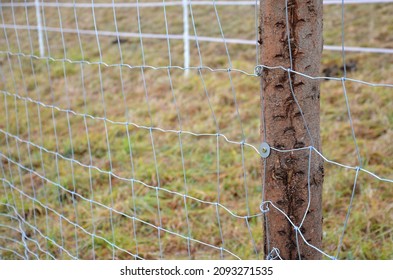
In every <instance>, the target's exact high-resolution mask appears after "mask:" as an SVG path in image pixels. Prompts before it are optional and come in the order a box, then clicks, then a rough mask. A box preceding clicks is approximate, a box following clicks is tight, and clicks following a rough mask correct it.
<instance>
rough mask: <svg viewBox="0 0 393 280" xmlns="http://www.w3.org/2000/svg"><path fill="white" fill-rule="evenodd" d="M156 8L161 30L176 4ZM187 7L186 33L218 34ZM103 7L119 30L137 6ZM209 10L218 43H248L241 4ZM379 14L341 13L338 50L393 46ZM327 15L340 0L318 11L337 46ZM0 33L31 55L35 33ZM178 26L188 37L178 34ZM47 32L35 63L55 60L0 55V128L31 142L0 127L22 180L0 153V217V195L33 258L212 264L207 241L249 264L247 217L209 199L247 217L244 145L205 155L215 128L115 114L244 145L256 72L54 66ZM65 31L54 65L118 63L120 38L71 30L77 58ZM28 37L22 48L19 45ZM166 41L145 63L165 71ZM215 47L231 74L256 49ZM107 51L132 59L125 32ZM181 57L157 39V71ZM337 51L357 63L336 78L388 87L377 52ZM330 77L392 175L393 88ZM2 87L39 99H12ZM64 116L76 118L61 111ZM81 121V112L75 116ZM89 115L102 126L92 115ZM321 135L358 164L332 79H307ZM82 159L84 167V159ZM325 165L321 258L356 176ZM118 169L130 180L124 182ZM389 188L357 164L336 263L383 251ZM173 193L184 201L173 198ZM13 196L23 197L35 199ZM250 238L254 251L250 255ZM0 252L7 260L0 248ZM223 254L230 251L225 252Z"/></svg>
mask: <svg viewBox="0 0 393 280" xmlns="http://www.w3.org/2000/svg"><path fill="white" fill-rule="evenodd" d="M2 11H3V16H4V21H5V23H8V24H12V23H13V19H12V16H11V15H12V13H11V10H10V9H9V8H3V9H2ZM166 12H167V19H168V29H169V33H172V34H175V33H177V34H179V33H181V32H182V22H181V20H182V18H181V17H180V16H179V15H181V12H182V10H181V7H167V10H166ZM193 12H194V20H195V25H196V28H197V32H198V35H199V36H211V37H220V36H221V35H220V32H219V28H218V24H217V19H216V15H215V12H214V9H213V8H212V7H210V6H209V7H200V6H195V7H194V8H193ZM15 13H16V14H17V15H21V16H17V17H16V19H15V20H16V22H15V23H16V24H20V25H26V24H27V22H26V15H25V11H24V9H22V8H15ZM116 13H117V17H116V18H117V24H118V28H119V31H126V32H135V33H138V24H137V14H136V9H117V10H116ZM218 13H219V17H220V21H221V24H222V27H223V31H224V34H225V37H227V38H242V39H253V38H255V22H254V9H253V8H252V7H236V8H234V7H218ZM392 13H393V5H388V4H383V5H348V6H346V11H345V15H346V25H345V40H346V41H345V42H346V45H348V46H365V47H367V46H369V47H386V48H393V41H392V38H391V35H389V34H392V32H391V31H392V30H391V28H392V22H391V14H392ZM28 16H29V23H30V24H31V25H33V24H35V11H34V9H29V10H28ZM61 16H62V23H63V27H64V28H76V26H75V18H74V13H73V9H70V8H64V9H62V10H61ZM77 16H78V23H79V28H80V29H94V25H93V20H92V13H91V10H90V9H80V10H78V11H77ZM95 16H96V20H97V27H98V29H99V30H107V31H115V29H114V20H113V11H112V10H111V9H96V11H95ZM340 16H341V9H340V7H339V6H326V7H325V18H324V26H325V27H324V30H325V31H324V40H325V44H330V45H339V44H341V41H340V40H341V19H340ZM140 17H141V29H142V32H143V33H161V34H165V31H166V30H165V20H164V13H163V9H162V8H149V9H141V11H140ZM45 20H46V25H47V26H51V27H59V17H58V12H57V10H56V9H55V8H45ZM6 32H7V39H8V44H9V48H10V50H11V51H12V52H15V53H18V52H22V53H25V54H31V53H34V54H35V55H38V44H37V40H36V38H37V33H36V32H35V31H31V32H30V34H29V33H28V32H27V31H25V30H18V38H19V42H20V49H19V46H18V44H17V36H16V33H15V31H14V30H12V29H7V30H6ZM190 32H191V34H193V30H190ZM253 32H254V33H253ZM0 34H1V35H0V44H1V46H2V50H7V49H8V45H7V41H6V40H5V35H4V33H3V31H1V32H0ZM49 34H50V38H49V45H50V56H51V57H52V58H56V59H59V60H57V61H50V60H49V61H47V60H46V59H35V58H33V59H31V58H30V57H29V56H17V55H7V54H5V53H3V54H1V55H0V71H1V79H0V85H1V86H0V89H1V90H3V91H5V92H8V93H10V94H5V93H3V92H2V96H1V98H0V108H1V110H0V128H1V129H2V130H4V131H7V132H8V133H9V134H10V135H16V136H17V137H19V138H21V139H23V140H24V141H28V142H32V143H34V144H35V146H34V145H27V144H26V142H21V141H19V140H18V139H17V138H15V137H12V136H8V137H7V136H6V135H5V134H3V133H1V137H0V152H1V153H2V154H4V156H6V157H7V158H10V159H12V160H13V161H15V162H16V163H19V164H20V165H21V166H24V167H25V168H27V169H33V170H34V171H35V173H32V174H31V173H30V172H28V170H26V169H23V168H18V166H17V165H15V164H14V163H12V162H10V161H9V160H7V159H6V158H5V157H2V158H1V165H0V166H1V171H0V172H1V175H0V176H1V177H2V178H5V179H6V180H7V181H9V182H11V183H12V185H13V186H15V188H16V189H13V188H11V187H10V186H9V185H7V184H6V183H4V184H3V186H4V187H3V186H2V188H1V190H0V201H1V203H2V204H1V206H0V213H2V214H9V215H13V216H15V213H14V212H13V209H11V208H9V207H6V206H4V204H10V205H14V206H15V208H16V209H17V211H18V213H19V214H20V216H21V218H23V219H25V221H26V222H28V223H29V224H30V226H29V225H27V224H26V223H25V224H23V225H22V227H23V229H24V231H25V232H26V234H27V237H28V238H27V239H26V240H25V241H26V244H27V246H28V248H29V249H30V251H31V252H33V253H35V254H37V255H38V256H39V257H40V258H46V257H47V256H46V255H45V253H43V251H44V252H50V254H51V255H53V256H54V257H55V258H64V259H67V258H70V256H69V255H68V254H67V252H69V254H71V255H72V256H74V257H78V258H83V259H91V258H97V259H108V258H112V257H114V258H116V259H128V258H132V256H131V255H129V254H128V253H127V252H132V253H134V254H135V253H136V252H138V255H139V256H140V257H142V258H147V259H157V258H160V257H161V256H160V251H161V253H162V257H164V258H168V259H188V258H189V257H190V256H189V251H190V253H191V258H193V259H201V258H202V259H217V258H220V257H221V256H220V250H217V249H214V248H211V247H209V246H206V244H211V245H214V246H217V247H221V246H223V247H224V248H225V249H227V250H228V251H230V252H233V253H234V254H236V255H237V256H239V257H241V258H245V259H262V258H263V252H262V251H263V231H262V223H261V222H262V221H261V218H250V219H249V220H248V225H249V229H248V227H247V223H246V221H245V220H244V219H239V218H236V217H233V216H232V215H231V214H229V213H228V212H227V211H225V210H224V209H222V208H216V206H215V204H214V202H216V201H217V200H218V198H219V199H220V200H219V201H220V203H221V204H222V205H224V206H225V207H226V208H227V209H229V210H230V211H231V212H233V213H234V214H237V215H240V216H243V215H247V213H248V211H250V213H251V214H258V213H260V210H259V204H260V202H261V192H262V186H261V174H260V173H261V172H260V169H261V163H260V158H259V157H258V155H257V153H256V152H255V151H254V150H253V149H252V148H250V147H247V146H245V147H244V148H243V149H242V147H241V145H236V144H231V143H228V142H226V141H224V139H223V138H221V137H220V138H218V146H219V156H218V155H217V148H216V147H217V138H216V137H215V136H199V137H196V136H193V135H189V134H187V133H182V134H180V135H179V134H177V133H172V132H166V133H164V132H161V131H158V130H152V131H150V130H149V129H144V128H137V127H135V126H133V125H128V126H127V125H124V124H118V123H116V122H122V123H124V122H127V121H129V122H132V123H134V124H138V125H141V126H147V127H149V126H151V125H152V126H154V127H159V128H162V129H171V130H182V131H191V132H194V133H213V134H214V133H216V132H217V129H216V127H217V125H218V127H219V128H220V133H221V134H224V135H226V136H227V137H228V139H230V140H233V141H241V140H242V135H243V132H242V131H244V135H245V137H246V141H247V143H250V144H252V145H254V146H258V143H259V139H260V136H259V126H260V120H259V116H260V103H259V88H260V84H259V79H258V78H256V77H249V76H246V75H244V74H242V73H239V72H235V71H233V72H231V73H230V75H231V76H230V77H231V79H230V78H229V75H228V73H227V72H210V71H208V70H201V75H200V74H199V73H198V71H197V70H191V71H190V72H189V75H188V76H187V77H186V76H184V71H182V70H177V69H171V70H170V72H169V73H170V77H169V76H168V71H167V69H159V70H154V69H150V68H146V69H144V70H143V75H142V72H141V70H140V69H138V68H134V69H130V68H128V67H121V68H120V67H119V66H110V67H106V66H104V65H97V64H93V65H89V64H78V63H70V62H68V61H66V62H62V61H61V59H62V58H64V49H63V45H62V38H61V36H60V34H59V33H49ZM64 40H65V45H66V58H67V59H69V60H70V61H80V60H85V61H90V62H97V61H99V60H100V51H101V56H102V61H104V62H105V63H107V64H117V63H119V62H120V55H119V47H118V45H117V44H113V43H112V42H113V40H114V38H112V37H104V36H101V37H99V43H100V49H99V48H98V47H97V42H96V38H95V37H94V36H91V35H82V36H81V45H82V50H83V54H82V52H81V49H80V46H79V42H78V37H77V36H76V34H64ZM29 41H31V42H32V43H33V52H32V51H31V49H30V45H29ZM167 46H168V45H167V42H166V41H165V40H156V39H154V40H153V39H144V40H143V47H144V59H145V64H146V65H151V66H155V67H160V66H167V65H169V55H168V47H167ZM228 48H229V53H230V57H231V62H232V66H233V68H237V69H241V70H244V71H247V72H250V73H252V72H253V69H254V67H255V48H254V47H253V46H244V45H229V46H228ZM121 50H122V54H123V61H124V63H125V64H128V65H131V66H136V65H142V64H143V60H142V56H141V51H142V49H141V45H140V41H139V39H137V38H129V39H127V41H126V42H125V43H123V44H121ZM182 51H183V46H182V41H177V40H171V41H170V52H171V63H172V65H179V66H181V65H182V64H183V53H182ZM200 51H201V55H202V61H203V65H205V66H209V67H211V68H228V67H229V64H228V60H227V56H226V52H225V47H224V45H223V44H217V43H206V42H200ZM346 59H347V61H355V62H356V70H355V71H352V72H348V77H351V78H354V79H359V80H365V81H369V82H376V83H377V82H378V83H393V82H392V79H391V73H392V71H393V58H392V56H391V55H376V54H360V53H352V54H350V53H348V54H347V55H346ZM20 64H21V65H22V66H21V67H20V66H19V65H20ZM322 64H323V65H322V68H323V69H321V70H324V69H336V70H337V71H336V70H335V73H334V76H337V77H340V76H341V75H342V74H343V73H342V70H340V67H341V66H342V58H341V54H340V53H333V52H328V51H325V53H324V57H323V60H322ZM32 65H33V67H32ZM191 65H192V66H198V65H199V57H198V50H197V48H196V47H195V45H194V43H193V42H192V44H191ZM120 70H121V71H120ZM33 73H34V74H33ZM64 73H65V74H66V77H67V78H66V79H65V78H64ZM22 74H23V75H22ZM82 74H83V75H82ZM100 75H101V77H102V83H100ZM82 76H83V80H82V78H81V77H82ZM201 77H202V78H203V80H202V78H201ZM121 79H122V80H123V85H122V84H121ZM144 80H145V82H146V89H145V88H144V82H143V81H144ZM170 82H172V88H171V87H170ZM231 82H232V86H233V90H232V86H231ZM345 85H346V89H347V94H348V98H349V104H350V108H351V114H352V119H353V124H354V130H355V134H356V137H357V143H358V145H359V148H360V152H361V157H362V164H363V167H364V168H366V169H367V170H370V171H371V172H374V173H375V174H377V175H379V176H381V177H386V178H390V179H392V173H391V170H392V166H393V145H392V141H391V139H392V136H393V115H392V110H391V108H392V106H393V101H392V98H391V96H392V90H391V89H390V88H387V87H370V86H367V85H362V84H359V83H355V82H350V81H346V83H345ZM205 90H206V91H207V93H208V96H209V99H208V98H207V95H206V92H205ZM145 91H146V92H147V95H148V101H147V100H146V92H145ZM234 93H235V94H236V102H235V100H234ZM15 94H17V95H18V96H21V97H28V98H30V99H32V100H35V101H39V103H38V104H37V102H36V103H34V102H31V101H29V100H28V99H18V98H15ZM174 97H175V100H176V103H175V102H174ZM209 101H210V104H209ZM41 104H46V105H50V106H49V107H48V106H47V107H45V106H42V105H41ZM51 106H55V107H57V108H60V109H62V110H61V111H58V110H56V109H54V108H53V107H51ZM210 106H211V108H210ZM236 106H238V110H239V115H237V113H236ZM67 109H71V110H72V111H74V112H76V113H77V114H76V115H74V114H72V113H67V112H66V110H67ZM149 112H150V113H149ZM178 113H179V115H180V122H179V117H178ZM85 114H88V115H91V116H94V117H95V118H94V119H92V118H89V117H87V118H85V117H84V115H85ZM150 115H151V116H150ZM213 115H214V117H213ZM104 117H106V118H107V119H108V120H111V121H113V122H115V123H113V122H106V123H105V122H104V121H103V120H102V118H104ZM106 134H107V135H108V141H107V139H106ZM321 137H322V145H323V148H322V151H323V154H324V155H325V156H326V157H327V158H329V159H331V160H334V161H337V162H339V163H342V164H348V165H351V166H356V165H358V164H359V163H358V162H357V156H356V151H355V145H354V142H353V138H352V134H351V128H350V125H349V120H348V112H347V108H346V105H345V97H344V94H343V88H342V84H341V81H323V82H322V85H321ZM152 140H153V141H154V149H153V146H152ZM39 147H43V148H45V150H44V149H40V148H39ZM48 151H49V152H48ZM109 153H110V156H109ZM130 155H131V156H132V158H131V157H130ZM243 157H244V159H245V160H244V165H243V163H242V158H243ZM217 158H219V164H218V162H217ZM90 165H93V166H94V167H95V168H90V169H89V168H87V167H86V166H90ZM217 165H218V166H219V172H217ZM183 166H184V168H183ZM110 171H111V172H112V173H113V174H115V175H116V176H113V175H111V174H110V173H109V172H110ZM157 171H158V174H159V175H158V176H157ZM3 172H4V173H3ZM325 172H326V174H325V182H324V187H323V188H324V193H323V196H324V198H323V212H324V229H323V234H324V237H323V247H322V249H323V250H324V251H325V252H327V253H328V254H331V255H335V252H336V250H337V245H338V242H339V238H340V236H341V231H342V227H343V224H344V220H345V215H346V212H347V209H348V206H349V201H350V197H351V193H352V187H353V180H354V176H355V171H353V170H352V171H351V170H347V169H344V168H342V167H338V166H335V165H332V164H328V163H326V164H325ZM43 178H46V179H43ZM130 178H134V179H136V180H137V181H135V182H132V181H130V180H129V179H130ZM184 178H186V181H185V179H184ZM244 178H246V181H245V180H244ZM140 182H143V183H144V184H147V185H148V186H160V187H161V188H163V189H165V190H167V191H164V190H160V191H156V189H155V188H154V187H153V188H149V187H146V186H145V185H143V184H141V183H140ZM218 182H219V183H218ZM391 185H392V184H391V183H386V182H381V181H378V180H376V179H375V178H373V177H371V176H370V175H368V174H366V173H364V172H360V173H359V178H358V184H357V187H356V189H357V191H356V193H355V199H354V205H353V208H352V213H351V216H350V219H349V224H348V228H347V229H346V234H345V235H344V240H343V248H342V252H341V254H340V256H339V258H344V259H392V258H393V253H392V252H393V240H392V238H393V231H392V230H391V228H392V227H393V207H392V205H393V204H392V203H391V198H392V197H393V191H392V188H391ZM59 186H62V188H60V187H59ZM218 187H219V192H218ZM18 190H19V191H20V192H22V194H21V193H20V192H19V191H18ZM168 191H170V192H168ZM73 192H75V193H76V194H77V195H74V194H73ZM174 192H176V193H178V194H174ZM183 194H187V195H188V196H189V197H188V198H186V199H184V197H183ZM218 194H219V197H218ZM26 195H28V196H31V197H35V198H36V201H35V200H31V199H29V198H28V197H26ZM157 197H158V198H159V199H158V201H159V205H158V202H157ZM191 197H192V198H196V199H198V200H195V199H191ZM90 200H91V201H94V202H97V203H91V202H90ZM200 200H202V201H207V202H212V203H213V204H207V203H202V202H201V201H200ZM111 209H113V210H111ZM54 211H56V212H54ZM217 213H218V216H219V217H220V220H219V223H220V226H221V232H220V226H219V223H218V219H217ZM133 216H135V217H136V218H137V219H135V220H134V221H133V220H132V219H131V218H130V217H133ZM187 217H188V221H187ZM160 221H161V225H160ZM0 224H1V225H9V226H10V227H11V229H10V228H8V227H4V226H0V237H1V236H7V237H10V238H14V239H16V240H19V241H20V234H19V233H18V232H16V231H15V230H13V229H12V228H14V229H18V228H19V225H18V220H15V219H10V218H9V217H8V216H4V215H2V216H0ZM75 224H77V225H78V226H77V227H76V226H75ZM161 226H162V228H163V229H164V230H160V231H158V230H157V227H161ZM34 228H35V229H36V230H34ZM188 228H189V230H188ZM165 230H167V231H165ZM168 231H169V232H172V233H176V234H171V233H169V232H168ZM86 232H88V233H90V234H87V233H86ZM250 232H251V233H252V238H251V237H250ZM189 233H190V237H192V238H193V239H194V240H198V241H199V242H195V241H190V242H189V243H188V241H187V239H186V238H183V237H181V236H188V235H189ZM92 234H93V236H92ZM221 234H222V236H223V240H224V244H222V241H221V240H222V238H221ZM45 237H47V238H45ZM32 240H34V241H35V242H33V241H32ZM253 241H254V242H255V244H256V249H257V252H258V253H255V250H254V247H253ZM37 244H38V245H39V246H38V245H37ZM113 245H115V246H113ZM0 246H2V247H6V248H9V249H12V250H15V251H16V252H18V253H20V254H22V255H24V254H25V252H24V249H23V246H21V245H20V244H18V243H16V242H9V241H7V240H5V239H0ZM40 248H41V250H40ZM119 248H120V249H123V250H120V249H119ZM160 248H161V249H160ZM62 249H65V250H66V251H65V250H62ZM31 252H30V253H29V252H27V254H28V256H29V257H34V256H33V254H32V253H31ZM0 256H1V258H15V257H16V256H15V255H14V254H12V253H9V252H7V251H2V252H1V255H0ZM223 257H224V258H227V259H231V258H233V256H231V255H230V254H228V253H226V252H225V251H223Z"/></svg>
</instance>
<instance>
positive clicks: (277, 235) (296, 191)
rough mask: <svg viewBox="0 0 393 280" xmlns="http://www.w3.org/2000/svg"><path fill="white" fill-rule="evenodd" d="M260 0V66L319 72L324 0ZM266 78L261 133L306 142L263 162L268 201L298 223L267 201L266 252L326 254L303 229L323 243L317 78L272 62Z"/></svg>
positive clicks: (272, 140) (273, 142)
mask: <svg viewBox="0 0 393 280" xmlns="http://www.w3.org/2000/svg"><path fill="white" fill-rule="evenodd" d="M286 2H287V3H286ZM260 3H261V5H260V15H261V18H260V34H259V35H260V41H259V43H260V54H261V55H260V61H261V64H263V65H266V66H283V67H285V68H286V69H289V68H292V70H293V71H296V72H300V73H304V74H306V75H309V76H318V75H319V70H320V61H321V54H322V47H323V40H322V23H323V19H322V14H323V12H322V6H323V1H322V0H288V1H285V0H261V2H260ZM286 4H287V8H286ZM286 15H287V16H286ZM287 21H288V23H289V24H288V26H287ZM288 31H289V38H290V40H288ZM261 76H262V77H261V79H262V90H263V95H262V96H263V100H262V101H261V103H262V114H263V120H264V125H262V128H261V135H262V139H263V140H264V141H265V142H267V143H268V144H269V145H270V146H271V147H274V148H276V149H279V150H292V149H299V148H304V149H300V150H296V151H291V152H277V151H274V150H272V152H271V154H270V156H269V157H268V158H267V159H266V160H265V162H266V169H265V170H266V173H265V176H266V179H265V200H266V201H271V203H273V204H274V205H275V206H276V207H278V208H280V209H281V210H282V211H283V212H285V213H286V214H287V215H288V217H289V218H290V219H291V220H292V222H293V223H294V224H295V227H294V226H293V225H291V224H290V223H289V221H288V220H287V219H286V217H285V216H284V215H283V214H282V213H280V212H279V211H278V210H277V209H275V207H273V206H272V205H268V206H269V209H270V210H269V211H268V212H267V213H266V216H265V217H266V223H265V254H269V253H270V252H271V251H272V250H273V248H277V249H279V252H280V256H281V257H282V258H283V259H299V258H301V259H320V258H321V254H320V253H319V252H318V251H317V250H315V249H313V248H312V247H310V246H308V245H307V244H306V243H305V242H304V241H303V239H302V237H301V236H300V234H299V232H301V233H302V234H303V236H304V238H305V239H306V240H307V242H308V243H310V244H312V245H314V246H316V247H318V248H320V247H321V243H322V209H321V208H322V207H321V203H322V182H323V160H322V159H321V158H320V157H319V156H317V154H316V153H315V152H312V151H310V149H308V148H307V147H309V146H313V147H315V148H316V149H318V150H320V148H321V143H320V131H319V129H320V127H319V126H320V118H319V108H320V104H319V101H320V100H319V94H320V93H319V80H312V79H309V78H306V77H303V76H301V75H298V74H295V73H293V72H288V71H285V70H283V69H267V68H266V67H264V68H263V72H262V75H261ZM299 107H300V108H301V109H299ZM305 124H307V126H306V125H305ZM307 127H308V130H307ZM265 135H266V138H265ZM310 136H311V137H310ZM311 139H312V140H311ZM310 155H311V161H310V164H309V158H310ZM309 189H310V194H311V195H310V196H309V195H308V190H309ZM309 199H310V200H309ZM309 203H310V204H309ZM308 205H309V207H308ZM307 209H308V210H307ZM306 212H307V213H306ZM305 213H306V216H305ZM304 216H305V217H306V218H305V219H304V222H303V223H302V220H303V217H304ZM300 225H301V227H300ZM296 227H299V229H298V230H297V229H296ZM299 253H300V256H299Z"/></svg>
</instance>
